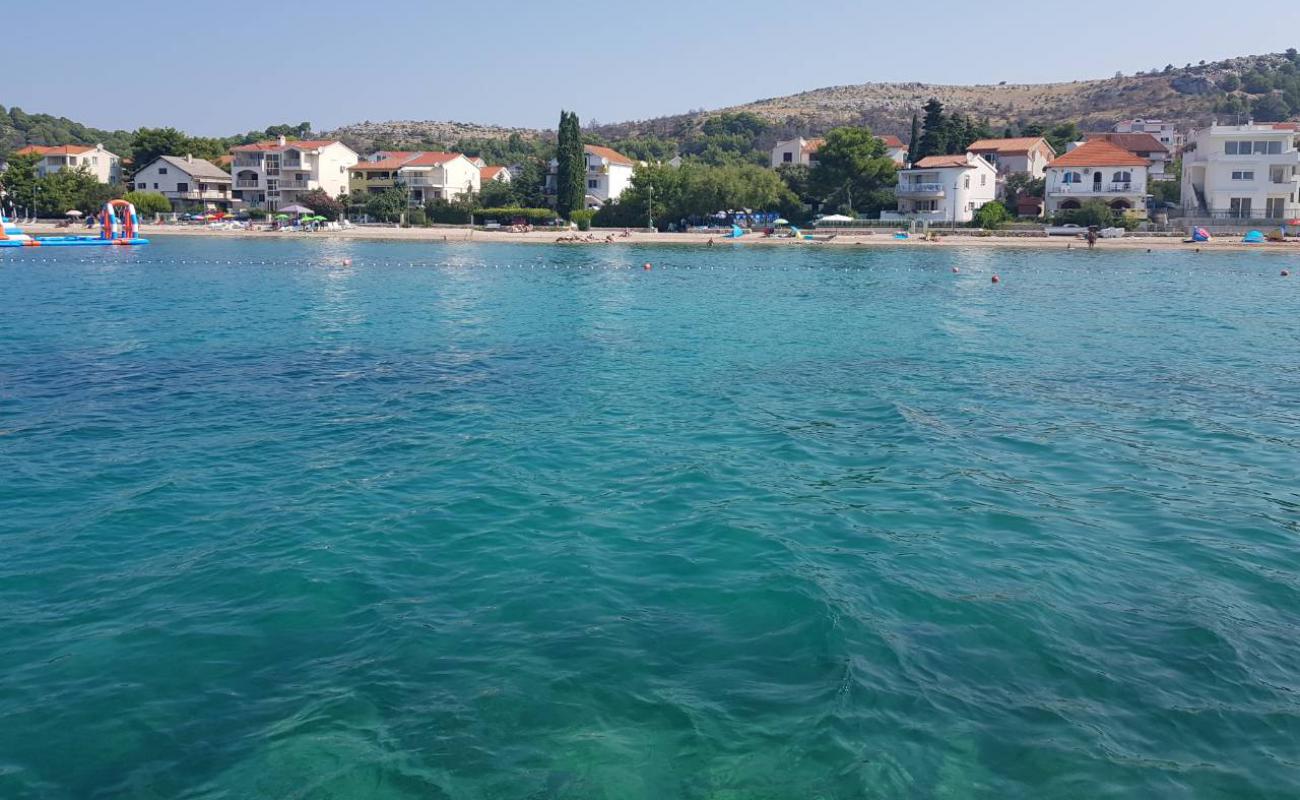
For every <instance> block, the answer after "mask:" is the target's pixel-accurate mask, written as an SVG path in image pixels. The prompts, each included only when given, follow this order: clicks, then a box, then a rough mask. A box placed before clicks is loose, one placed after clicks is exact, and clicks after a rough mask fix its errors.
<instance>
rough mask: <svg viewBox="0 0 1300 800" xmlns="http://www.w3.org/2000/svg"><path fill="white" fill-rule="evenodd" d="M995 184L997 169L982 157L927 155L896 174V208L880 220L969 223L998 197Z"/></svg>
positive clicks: (883, 215) (968, 154) (967, 154)
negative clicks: (982, 208) (981, 208)
mask: <svg viewBox="0 0 1300 800" xmlns="http://www.w3.org/2000/svg"><path fill="white" fill-rule="evenodd" d="M997 184H998V173H997V170H996V169H994V168H993V165H992V164H990V163H989V162H988V161H985V160H984V158H983V157H981V156H977V155H974V154H973V153H963V154H960V155H951V156H927V157H925V158H923V159H921V160H920V161H918V162H916V163H915V164H912V165H911V166H910V167H908V168H906V169H901V170H899V171H898V185H897V186H896V187H895V188H894V194H895V196H896V197H897V199H898V208H897V209H896V210H895V211H892V212H890V211H882V212H881V214H880V218H881V219H883V220H899V221H907V220H923V221H929V222H951V223H958V222H970V221H971V220H972V219H974V218H975V212H976V211H978V210H979V208H980V206H983V205H984V204H985V203H990V202H992V201H993V200H994V198H995V197H996V196H997Z"/></svg>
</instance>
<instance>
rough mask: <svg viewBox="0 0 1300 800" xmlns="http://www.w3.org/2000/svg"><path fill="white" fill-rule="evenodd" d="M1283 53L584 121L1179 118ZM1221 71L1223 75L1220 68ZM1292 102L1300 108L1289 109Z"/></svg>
mask: <svg viewBox="0 0 1300 800" xmlns="http://www.w3.org/2000/svg"><path fill="white" fill-rule="evenodd" d="M1294 63H1295V59H1294V57H1293V56H1291V55H1288V54H1283V53H1272V54H1265V55H1256V56H1242V57H1239V58H1231V59H1227V60H1224V61H1217V62H1214V63H1206V64H1189V65H1186V66H1183V67H1173V66H1172V65H1170V66H1169V67H1167V68H1162V69H1160V70H1159V71H1157V72H1152V73H1141V74H1137V75H1128V76H1116V77H1111V78H1101V79H1093V80H1078V81H1070V82H1068V83H1040V84H1025V83H999V84H986V85H973V86H960V85H943V84H926V83H862V84H854V85H844V86H828V87H825V88H821V89H812V90H809V91H806V92H799V93H798V94H793V95H787V96H784V97H773V98H766V99H763V100H755V101H753V102H751V103H744V104H741V105H735V106H730V107H727V108H719V109H713V110H708V111H705V110H700V111H692V112H688V113H683V114H675V115H671V116H665V117H656V118H653V119H645V120H631V121H627V122H618V123H610V124H600V125H596V126H594V127H590V128H587V129H586V130H587V131H588V132H590V133H594V134H596V135H598V136H600V137H602V138H604V139H607V140H611V141H613V140H618V139H627V138H635V137H643V136H657V137H661V138H665V139H681V138H683V137H688V136H690V135H691V134H692V133H693V132H695V131H696V130H698V128H699V126H700V125H701V123H702V122H703V121H704V120H705V119H707V118H709V117H710V116H713V115H716V114H719V113H724V112H750V113H753V114H756V115H758V116H760V117H762V118H763V119H765V120H767V121H768V122H770V123H772V124H773V126H774V127H775V128H776V129H777V133H778V134H781V135H796V134H819V133H824V132H825V131H826V130H828V129H830V128H833V127H835V126H837V125H866V126H868V127H870V128H871V129H872V130H873V131H875V132H877V133H892V134H895V135H899V136H903V137H904V138H906V136H907V134H908V132H909V128H910V125H911V120H912V114H913V113H914V112H916V111H918V110H919V109H920V108H921V106H922V105H924V104H925V102H926V101H927V100H929V99H930V98H932V97H934V98H937V99H938V100H939V101H940V102H942V103H943V104H944V106H945V107H947V108H948V109H949V110H951V111H955V112H960V113H962V114H965V115H967V116H969V117H971V118H973V119H977V120H984V119H987V120H988V122H989V124H990V125H991V126H992V127H993V128H994V129H995V130H997V129H1000V128H1003V127H1007V126H1014V125H1020V124H1025V123H1031V122H1032V123H1038V124H1041V125H1053V124H1056V123H1061V122H1075V123H1078V125H1079V127H1080V128H1082V129H1083V130H1090V129H1091V130H1097V129H1104V128H1109V127H1110V126H1112V125H1113V124H1114V123H1116V122H1118V121H1120V120H1123V119H1131V118H1134V117H1146V118H1152V119H1162V120H1165V121H1168V122H1173V123H1175V124H1177V125H1180V126H1183V127H1190V126H1196V125H1204V124H1206V123H1208V122H1210V121H1211V120H1212V119H1213V118H1214V117H1215V116H1216V114H1218V115H1223V114H1225V113H1228V114H1231V112H1224V111H1220V110H1218V107H1219V106H1220V105H1223V101H1224V99H1225V97H1227V96H1230V95H1234V94H1235V95H1244V94H1245V93H1244V92H1242V91H1241V90H1240V89H1239V88H1235V89H1234V88H1227V87H1232V86H1233V85H1234V83H1238V84H1239V83H1240V82H1241V79H1242V78H1243V77H1244V76H1247V75H1249V74H1250V73H1252V72H1253V71H1257V70H1263V71H1266V72H1270V73H1271V72H1276V71H1277V70H1281V69H1285V68H1286V66H1285V65H1287V64H1291V65H1294ZM1229 76H1231V78H1229ZM1297 110H1300V109H1297ZM330 133H331V134H332V135H336V136H339V137H341V138H344V139H345V140H346V139H348V138H350V137H352V138H355V139H360V140H373V139H375V138H381V139H398V140H432V141H443V142H447V143H450V142H454V141H456V140H458V139H462V138H505V137H508V136H510V135H511V134H518V135H521V136H524V137H528V138H533V137H538V136H546V135H548V134H550V133H551V132H550V131H543V130H536V129H528V128H500V127H494V126H485V125H470V124H465V123H454V122H393V123H375V122H366V123H362V124H360V125H345V126H343V127H341V128H338V129H336V130H334V131H331V132H330Z"/></svg>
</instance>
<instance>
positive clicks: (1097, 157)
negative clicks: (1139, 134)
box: [1043, 139, 1149, 219]
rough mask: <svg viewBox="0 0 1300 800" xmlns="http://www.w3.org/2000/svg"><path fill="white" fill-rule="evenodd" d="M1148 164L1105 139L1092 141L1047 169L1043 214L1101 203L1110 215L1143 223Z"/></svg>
mask: <svg viewBox="0 0 1300 800" xmlns="http://www.w3.org/2000/svg"><path fill="white" fill-rule="evenodd" d="M1148 166H1149V162H1148V161H1147V160H1146V159H1145V158H1142V157H1140V156H1136V155H1134V154H1133V153H1130V152H1129V151H1128V150H1125V149H1124V148H1122V147H1120V146H1119V145H1116V144H1112V143H1111V142H1108V141H1106V140H1105V139H1092V140H1089V141H1087V142H1084V143H1083V144H1081V145H1079V146H1078V147H1076V148H1074V149H1073V150H1071V151H1069V152H1068V153H1066V154H1065V155H1063V156H1060V157H1059V158H1057V159H1055V160H1053V161H1052V162H1051V163H1050V164H1048V165H1047V174H1046V176H1045V178H1046V189H1045V196H1044V198H1043V201H1044V210H1045V211H1046V213H1047V214H1049V215H1052V214H1057V213H1059V212H1062V211H1074V210H1077V209H1079V208H1082V207H1083V204H1084V203H1087V202H1089V201H1091V200H1100V201H1101V202H1103V203H1105V204H1106V205H1108V206H1110V208H1111V210H1112V211H1115V212H1118V213H1122V214H1125V215H1126V216H1131V217H1136V218H1138V219H1146V216H1147V178H1148V176H1147V168H1148Z"/></svg>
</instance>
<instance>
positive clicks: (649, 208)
mask: <svg viewBox="0 0 1300 800" xmlns="http://www.w3.org/2000/svg"><path fill="white" fill-rule="evenodd" d="M646 216H648V217H649V218H650V228H651V229H653V228H654V226H655V187H654V184H653V183H652V184H650V202H649V203H648V204H647V205H646Z"/></svg>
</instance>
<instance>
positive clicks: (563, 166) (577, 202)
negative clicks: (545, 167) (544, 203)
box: [555, 111, 587, 219]
mask: <svg viewBox="0 0 1300 800" xmlns="http://www.w3.org/2000/svg"><path fill="white" fill-rule="evenodd" d="M555 160H556V162H557V166H556V175H555V210H556V211H558V212H559V213H560V215H561V216H563V217H564V218H565V219H568V217H569V214H570V213H571V212H573V211H577V210H580V209H581V208H583V206H584V205H585V203H584V201H585V199H586V197H587V155H586V152H585V151H584V150H583V148H582V129H581V128H580V127H579V125H578V115H577V114H576V113H573V112H571V111H561V112H560V130H559V136H558V137H557V141H556V152H555Z"/></svg>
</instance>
